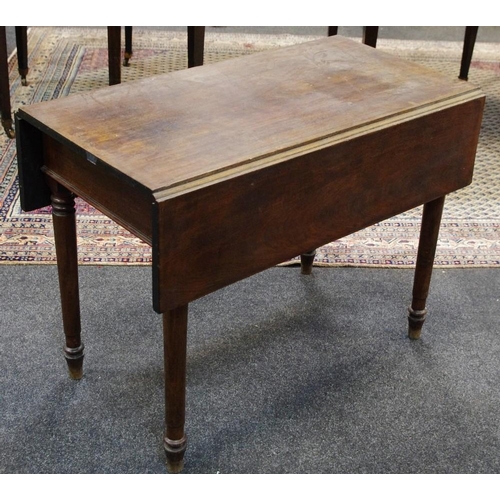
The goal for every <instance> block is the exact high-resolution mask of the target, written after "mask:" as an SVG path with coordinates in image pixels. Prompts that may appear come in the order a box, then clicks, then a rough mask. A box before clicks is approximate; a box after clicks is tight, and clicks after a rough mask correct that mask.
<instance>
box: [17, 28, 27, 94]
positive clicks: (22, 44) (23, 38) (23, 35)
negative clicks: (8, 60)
mask: <svg viewBox="0 0 500 500" xmlns="http://www.w3.org/2000/svg"><path fill="white" fill-rule="evenodd" d="M16 47H17V63H18V70H19V75H20V76H21V85H24V86H26V85H28V82H27V80H26V77H27V76H28V71H29V68H28V27H27V26H16Z"/></svg>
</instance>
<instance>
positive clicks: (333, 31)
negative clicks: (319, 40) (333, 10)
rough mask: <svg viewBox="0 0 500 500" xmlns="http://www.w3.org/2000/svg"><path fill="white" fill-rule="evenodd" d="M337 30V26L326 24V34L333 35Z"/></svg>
mask: <svg viewBox="0 0 500 500" xmlns="http://www.w3.org/2000/svg"><path fill="white" fill-rule="evenodd" d="M338 32H339V27H338V26H328V36H335V35H337V34H338Z"/></svg>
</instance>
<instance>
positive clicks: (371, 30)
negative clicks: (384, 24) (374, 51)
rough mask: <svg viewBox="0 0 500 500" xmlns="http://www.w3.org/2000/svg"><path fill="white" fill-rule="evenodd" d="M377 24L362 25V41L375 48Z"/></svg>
mask: <svg viewBox="0 0 500 500" xmlns="http://www.w3.org/2000/svg"><path fill="white" fill-rule="evenodd" d="M377 38H378V26H363V43H364V44H365V45H369V46H370V47H373V48H375V47H376V46H377Z"/></svg>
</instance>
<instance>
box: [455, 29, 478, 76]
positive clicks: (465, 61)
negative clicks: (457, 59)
mask: <svg viewBox="0 0 500 500" xmlns="http://www.w3.org/2000/svg"><path fill="white" fill-rule="evenodd" d="M478 28H479V27H478V26H466V27H465V37H464V48H463V51H462V61H461V63H460V74H459V75H458V78H460V79H461V80H467V79H468V78H469V68H470V63H471V61H472V53H473V52H474V45H475V43H476V37H477V31H478Z"/></svg>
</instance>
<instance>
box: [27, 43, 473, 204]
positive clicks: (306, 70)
mask: <svg viewBox="0 0 500 500" xmlns="http://www.w3.org/2000/svg"><path fill="white" fill-rule="evenodd" d="M478 93H479V91H478V89H476V88H475V87H474V86H472V85H470V84H468V83H467V82H463V81H461V80H458V79H450V78H448V77H446V76H443V75H441V74H439V73H437V72H434V71H431V70H429V69H427V68H425V67H422V66H420V65H417V64H414V63H411V62H408V61H405V60H402V59H399V58H398V57H396V56H392V55H389V54H387V53H386V52H384V51H382V50H379V49H373V48H371V47H368V46H366V45H363V44H361V43H359V42H357V41H353V40H350V39H347V38H343V37H340V36H335V37H325V38H321V39H318V40H315V41H311V42H307V43H303V44H299V45H293V46H289V47H285V48H281V49H276V50H269V51H264V52H259V53H256V54H252V55H248V56H243V57H239V58H235V59H231V60H227V61H223V62H220V63H215V64H208V65H205V66H202V67H197V68H191V69H188V70H182V71H177V72H173V73H168V74H165V75H161V76H154V77H151V78H146V79H142V80H139V81H135V82H131V83H123V84H120V85H116V86H112V87H106V88H102V89H98V90H95V91H92V92H88V93H81V94H77V95H74V96H70V97H65V98H60V99H57V100H54V101H50V102H43V103H38V104H34V105H31V106H27V107H24V108H21V109H20V111H19V116H20V117H22V118H23V119H25V120H27V121H29V122H31V123H33V124H34V125H35V126H37V127H39V128H41V129H42V130H43V131H45V132H46V133H47V134H48V135H51V136H53V137H55V138H56V139H58V140H60V141H62V142H64V143H65V144H66V145H67V146H69V147H70V148H73V149H74V150H76V151H84V152H86V153H88V154H89V155H90V157H91V158H93V159H94V161H97V162H99V163H100V164H103V165H108V166H109V167H111V168H113V169H116V170H118V171H119V172H121V173H122V174H125V175H126V176H129V177H131V178H132V179H134V180H135V181H137V182H139V183H140V184H142V185H144V186H145V187H147V188H148V189H150V190H151V191H152V192H153V193H155V194H156V195H158V196H162V195H164V196H168V193H171V192H175V191H176V190H179V189H181V190H182V189H185V188H187V186H190V185H192V184H193V183H194V184H196V183H200V182H202V183H206V182H214V179H217V178H218V177H221V176H222V177H225V176H226V177H227V176H234V175H238V174H239V173H240V172H245V171H248V170H252V169H259V168H263V167H265V166H267V165H270V164H274V163H276V162H277V161H279V159H280V158H283V156H287V157H293V156H294V155H300V154H301V153H302V152H303V151H304V150H307V149H311V148H312V149H314V148H316V149H320V148H322V147H324V146H325V144H327V143H332V141H339V140H343V139H346V138H347V139H348V138H350V137H353V136H355V135H356V134H357V133H358V131H360V130H364V133H366V128H367V127H368V128H369V127H385V126H388V125H389V124H390V123H391V122H393V121H404V120H405V119H406V116H408V117H410V116H414V115H415V114H426V113H430V112H431V111H433V110H435V109H439V107H443V108H446V107H449V106H452V105H453V103H455V102H456V101H457V100H458V101H468V100H470V99H473V98H477V96H478Z"/></svg>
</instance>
